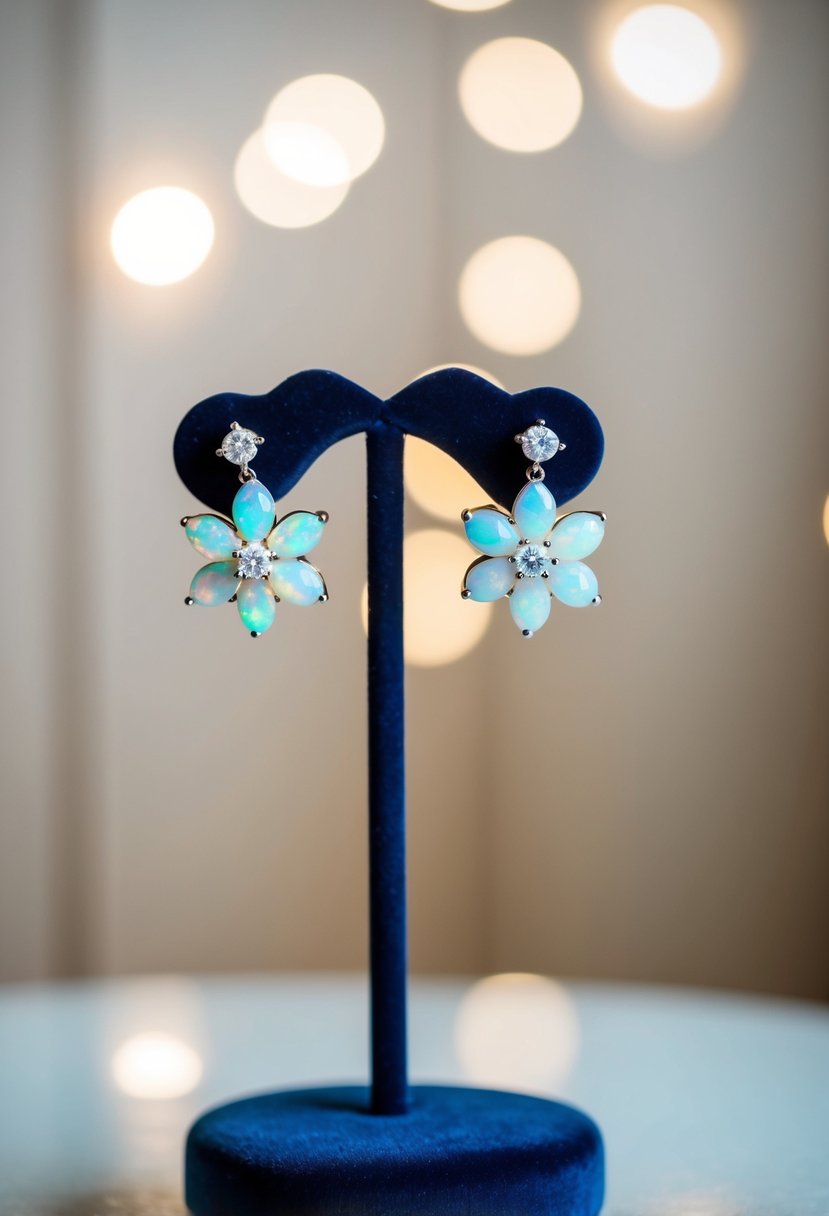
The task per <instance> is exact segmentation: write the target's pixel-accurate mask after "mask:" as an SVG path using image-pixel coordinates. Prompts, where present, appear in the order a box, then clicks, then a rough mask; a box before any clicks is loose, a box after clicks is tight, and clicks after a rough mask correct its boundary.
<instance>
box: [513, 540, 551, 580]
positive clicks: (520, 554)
mask: <svg viewBox="0 0 829 1216" xmlns="http://www.w3.org/2000/svg"><path fill="white" fill-rule="evenodd" d="M549 568H550V559H549V556H548V551H547V550H546V549H545V548H544V547H543V546H542V545H522V546H521V548H520V549H518V550H517V551H516V554H515V569H516V571H517V573H518V574H523V575H524V577H525V578H538V576H539V575H540V574H543V573H544V571H545V570H549Z"/></svg>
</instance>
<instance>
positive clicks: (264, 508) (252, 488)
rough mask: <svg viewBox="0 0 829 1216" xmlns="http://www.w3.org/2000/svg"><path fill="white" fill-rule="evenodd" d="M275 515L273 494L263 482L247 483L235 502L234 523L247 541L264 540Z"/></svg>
mask: <svg viewBox="0 0 829 1216" xmlns="http://www.w3.org/2000/svg"><path fill="white" fill-rule="evenodd" d="M275 514H276V510H275V507H274V501H273V497H272V495H271V492H270V490H268V489H267V487H266V486H263V485H262V482H261V481H255V480H254V481H246V482H245V484H244V485H243V486H242V488H241V489H240V490H239V492H238V493H237V495H236V497H235V498H234V500H233V522H234V523H235V524H236V527H237V528H238V529H239V535H240V536H243V537H244V538H245V540H263V539H264V538H265V537H266V536H267V535H268V533H269V532H270V530H271V528H272V527H273V521H274V516H275Z"/></svg>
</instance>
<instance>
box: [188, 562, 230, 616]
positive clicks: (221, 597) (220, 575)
mask: <svg viewBox="0 0 829 1216" xmlns="http://www.w3.org/2000/svg"><path fill="white" fill-rule="evenodd" d="M236 567H237V563H236V562H235V561H230V562H211V564H210V565H209V566H202V568H201V570H197V571H196V573H195V574H194V575H193V581H192V583H191V584H190V598H191V599H192V600H194V601H195V603H197V604H198V605H199V606H200V607H201V608H217V607H218V606H219V604H226V603H227V601H228V600H229V599H230V598H231V597H232V596H234V595H235V594H236V591H237V589H238V587H239V582H238V579H237V578H236Z"/></svg>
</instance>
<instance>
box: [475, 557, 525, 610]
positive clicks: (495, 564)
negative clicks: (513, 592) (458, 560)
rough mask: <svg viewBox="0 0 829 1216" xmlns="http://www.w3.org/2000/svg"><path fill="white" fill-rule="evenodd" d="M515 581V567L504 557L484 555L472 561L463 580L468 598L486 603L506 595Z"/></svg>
mask: <svg viewBox="0 0 829 1216" xmlns="http://www.w3.org/2000/svg"><path fill="white" fill-rule="evenodd" d="M514 582H515V567H514V566H513V565H511V563H510V562H509V560H508V559H507V558H506V557H484V558H479V559H478V561H476V562H473V563H472V565H471V566H470V567H469V569H468V570H467V572H466V576H465V578H464V580H463V585H464V588H465V590H467V591H468V592H469V597H468V598H469V599H471V600H476V601H477V602H478V603H479V604H488V603H490V602H491V601H492V600H499V599H501V597H502V596H504V595H506V594H507V592H508V591H509V589H510V587H511V586H512V584H513V583H514Z"/></svg>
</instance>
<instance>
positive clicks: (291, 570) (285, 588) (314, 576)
mask: <svg viewBox="0 0 829 1216" xmlns="http://www.w3.org/2000/svg"><path fill="white" fill-rule="evenodd" d="M270 578H271V586H272V587H273V589H274V591H275V593H276V595H277V596H278V597H279V599H280V600H283V601H284V602H285V603H286V604H296V605H297V607H299V608H304V607H306V606H307V605H308V604H316V603H317V602H318V601H319V598H320V596H323V595H325V583H324V582H323V580H322V575H321V574H320V572H319V570H315V569H314V567H313V566H312V565H310V564H309V563H308V562H303V561H299V559H298V558H295V557H289V558H281V559H280V560H279V561H276V562H274V563H273V565H272V566H271V575H270Z"/></svg>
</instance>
